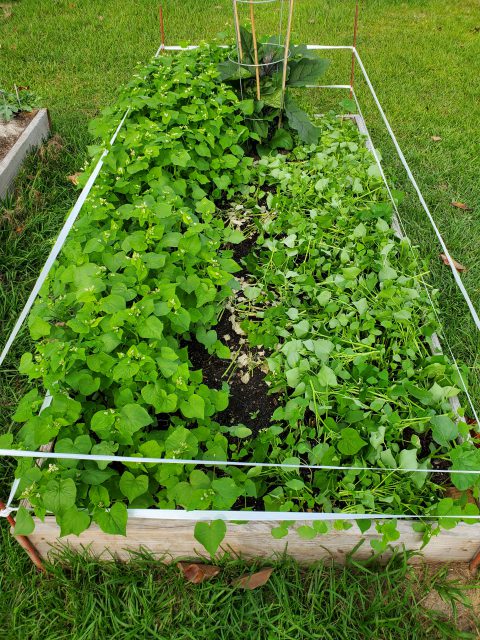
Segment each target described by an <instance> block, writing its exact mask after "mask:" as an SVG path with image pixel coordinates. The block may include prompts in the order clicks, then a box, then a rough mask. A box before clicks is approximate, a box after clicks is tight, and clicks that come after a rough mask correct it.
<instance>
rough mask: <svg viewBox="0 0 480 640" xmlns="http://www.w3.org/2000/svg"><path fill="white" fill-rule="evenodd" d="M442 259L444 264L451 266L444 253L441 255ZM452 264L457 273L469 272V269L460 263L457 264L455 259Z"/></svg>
mask: <svg viewBox="0 0 480 640" xmlns="http://www.w3.org/2000/svg"><path fill="white" fill-rule="evenodd" d="M440 258H441V260H442V262H443V264H446V265H450V262H449V260H448V258H447V256H446V255H445V254H444V253H441V254H440ZM452 263H453V266H454V267H455V269H456V270H457V271H460V272H462V271H466V270H467V267H464V266H463V264H460V262H457V261H456V260H454V259H453V258H452Z"/></svg>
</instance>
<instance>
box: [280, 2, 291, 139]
mask: <svg viewBox="0 0 480 640" xmlns="http://www.w3.org/2000/svg"><path fill="white" fill-rule="evenodd" d="M293 1H294V0H290V5H289V8H288V24H287V37H286V40H285V52H284V56H283V75H282V101H281V105H282V108H281V110H280V117H279V118H278V128H279V129H280V128H281V126H282V113H283V107H284V104H285V89H286V86H287V68H288V52H289V49H290V36H291V33H292V18H293Z"/></svg>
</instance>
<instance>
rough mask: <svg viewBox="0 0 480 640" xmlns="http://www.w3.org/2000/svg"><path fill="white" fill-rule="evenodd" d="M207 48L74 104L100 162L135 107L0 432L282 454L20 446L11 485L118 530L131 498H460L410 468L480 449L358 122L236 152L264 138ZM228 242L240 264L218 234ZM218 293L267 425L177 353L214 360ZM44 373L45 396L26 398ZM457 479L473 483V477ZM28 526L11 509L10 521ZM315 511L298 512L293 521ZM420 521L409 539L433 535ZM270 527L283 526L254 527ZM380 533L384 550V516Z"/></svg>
mask: <svg viewBox="0 0 480 640" xmlns="http://www.w3.org/2000/svg"><path fill="white" fill-rule="evenodd" d="M225 56H226V52H225V51H224V50H222V49H220V48H218V47H215V46H203V47H201V48H199V49H198V50H195V51H189V52H185V53H183V54H182V55H178V56H176V55H174V56H171V57H170V56H166V55H165V56H162V57H161V58H159V59H157V60H154V61H153V62H152V63H150V64H149V65H148V66H147V67H146V68H145V69H144V70H142V71H141V72H139V73H138V74H136V76H135V78H134V80H133V82H132V83H131V84H130V85H129V86H128V87H127V88H126V90H125V91H124V92H123V94H122V95H121V97H120V99H119V101H118V103H117V105H115V107H114V108H112V109H109V110H107V111H106V112H105V114H104V115H103V117H102V118H100V119H99V120H97V121H95V122H94V123H93V124H92V126H91V130H92V133H94V134H95V135H96V136H98V138H99V139H100V144H98V145H95V146H93V147H92V148H91V149H90V151H91V154H92V156H93V159H94V160H93V162H95V159H96V158H97V157H98V156H99V155H100V154H101V153H103V150H104V149H105V148H106V145H107V144H108V140H109V138H110V135H111V131H112V130H113V129H114V128H115V127H116V126H117V124H118V122H119V120H120V118H121V115H122V114H123V113H124V111H125V110H126V108H127V107H129V108H130V112H129V116H128V118H127V119H126V122H125V125H124V127H123V128H122V130H121V132H120V134H119V136H118V138H117V141H116V142H115V144H114V145H112V147H111V148H110V149H109V153H108V155H107V156H106V157H105V162H104V167H103V170H102V172H101V173H100V175H99V177H98V179H97V181H96V184H95V187H94V188H93V190H92V192H91V194H90V196H89V198H88V199H87V202H86V203H85V206H84V209H83V211H82V215H81V216H80V218H79V219H78V221H77V223H76V225H75V228H74V230H73V231H72V234H71V236H70V238H69V240H68V242H67V243H66V245H65V247H64V250H63V251H62V254H61V256H60V258H59V260H58V262H57V264H56V265H55V268H54V270H53V271H52V273H51V276H50V278H49V280H48V282H47V283H46V284H45V286H44V288H43V290H42V292H41V295H40V297H39V299H38V301H37V303H36V305H35V307H34V309H33V310H32V313H31V317H30V319H29V327H30V333H31V336H32V338H33V339H34V340H35V341H36V342H35V349H34V351H33V352H28V353H26V354H24V355H23V357H22V359H21V365H20V367H21V371H22V372H23V373H24V374H25V375H27V376H28V377H29V378H30V379H31V380H32V381H33V383H34V384H37V385H38V388H33V389H32V390H31V391H29V393H27V394H26V395H25V396H24V397H23V398H22V400H21V401H20V403H19V406H18V408H17V411H16V413H15V415H14V420H15V421H16V423H17V424H18V425H19V426H18V427H17V429H16V433H15V440H14V442H13V444H12V436H11V435H8V436H6V437H3V439H2V443H3V444H4V446H16V447H19V448H27V449H38V448H39V447H40V446H42V445H45V444H47V443H49V442H54V450H55V451H56V452H58V453H59V454H61V453H65V452H68V453H78V454H90V453H91V454H104V455H116V454H117V455H122V456H135V457H136V456H139V455H140V456H144V457H154V458H162V457H165V458H179V459H184V460H185V459H186V460H193V459H197V460H216V461H226V460H231V461H252V460H253V461H255V462H272V463H286V464H290V465H293V468H289V469H272V468H270V469H269V468H264V469H259V468H258V467H252V468H238V467H233V466H231V465H221V466H219V467H212V466H206V465H202V464H193V463H192V464H164V465H162V464H160V465H158V464H133V463H127V464H124V465H121V464H110V463H108V462H105V461H93V460H86V461H84V460H62V459H61V458H59V459H58V460H57V461H56V463H55V464H48V465H47V464H45V465H43V466H42V467H39V466H37V465H36V464H35V462H34V461H33V460H30V459H23V460H22V461H20V462H19V464H18V468H17V471H16V474H17V477H18V478H19V479H20V486H19V490H18V496H21V497H23V498H25V499H28V500H29V502H30V504H31V505H32V508H33V511H34V513H35V514H36V515H37V516H38V517H44V516H45V514H46V513H54V514H55V516H56V519H57V522H58V524H59V526H60V529H61V534H62V535H68V534H76V535H78V534H79V533H81V532H82V531H83V530H84V529H86V528H87V527H88V526H89V525H90V523H91V522H92V521H93V522H95V523H97V524H98V525H99V526H100V527H101V528H102V529H103V530H104V531H106V532H108V533H111V534H124V533H125V530H126V523H127V517H128V511H127V507H129V508H159V509H162V508H167V509H176V508H183V509H187V510H191V509H196V510H199V509H202V510H209V509H216V510H222V511H224V510H230V509H235V510H242V509H252V508H255V509H258V510H261V509H265V510H275V511H318V512H322V511H326V512H332V511H334V512H337V513H338V514H339V517H341V514H342V513H374V512H377V513H378V512H381V513H390V514H395V513H398V514H403V513H407V514H417V515H419V516H425V517H428V516H435V517H437V518H439V526H451V525H453V524H454V523H455V522H456V521H460V520H461V519H462V517H464V516H465V515H475V514H477V513H478V509H477V507H476V505H473V504H471V503H470V502H468V500H467V495H466V493H462V495H461V496H460V497H459V498H456V499H453V498H449V497H447V496H445V488H444V487H443V486H441V485H440V484H439V482H438V479H436V478H435V477H434V476H432V475H431V474H430V473H428V474H427V473H423V471H425V470H433V468H434V467H435V466H438V465H442V466H443V467H448V466H450V465H451V466H452V467H453V468H456V469H460V470H462V469H464V470H465V469H466V470H468V469H475V468H478V465H479V464H480V459H479V456H480V451H479V450H478V449H476V448H475V446H474V445H473V443H472V442H471V441H469V440H468V438H467V436H468V428H467V425H466V424H465V423H464V422H463V421H458V420H457V419H456V417H455V416H454V415H453V413H452V409H451V405H450V402H449V399H450V398H451V397H454V396H456V395H457V394H458V392H459V386H458V380H457V378H458V375H457V373H456V371H455V370H454V369H453V367H452V366H451V364H450V362H449V360H448V359H447V358H446V357H445V356H444V355H441V354H432V352H431V349H430V346H429V339H430V337H431V335H432V334H433V332H434V331H437V330H438V327H437V323H436V320H435V317H434V314H433V313H432V311H431V310H430V309H429V301H428V296H427V295H426V293H425V292H424V291H423V290H422V288H421V287H420V285H419V278H418V264H417V259H416V255H415V251H414V249H413V248H412V247H411V246H410V244H409V242H408V240H406V239H399V238H397V237H396V236H395V234H394V232H393V230H392V228H391V217H392V210H391V206H390V205H389V204H388V203H387V197H386V193H385V191H384V189H383V186H382V181H381V178H380V176H379V173H378V169H377V167H376V165H375V164H374V163H373V159H372V156H371V154H370V153H369V152H368V150H367V149H366V148H365V145H364V140H363V139H362V137H361V136H360V134H359V132H358V130H357V129H356V128H355V127H354V126H353V124H352V123H351V122H348V121H344V120H340V119H338V118H336V117H335V116H328V117H325V118H323V119H322V120H321V121H320V123H319V126H318V127H317V129H318V136H319V137H318V142H317V143H316V144H309V145H305V144H295V145H293V143H294V141H295V142H296V141H297V140H298V139H297V138H295V136H292V146H293V148H292V150H291V152H290V153H289V154H288V155H284V154H279V155H277V154H276V153H275V152H272V153H271V154H270V155H269V156H265V157H263V158H262V159H261V160H260V161H258V162H254V160H253V158H252V157H249V156H248V154H247V153H246V149H248V148H249V147H250V143H251V141H255V142H259V141H260V136H259V134H258V133H256V132H255V131H252V129H251V128H250V127H249V126H247V119H246V115H248V113H247V114H246V109H245V100H241V99H240V98H239V97H238V96H237V95H236V93H235V92H233V91H232V90H230V89H229V88H228V86H227V85H225V84H222V83H221V82H219V71H218V64H219V63H221V62H224V61H225ZM279 135H280V134H279ZM92 166H93V163H92ZM89 171H90V169H87V171H86V172H85V174H84V175H83V177H82V178H81V179H80V184H84V183H85V181H86V180H87V178H88V175H89ZM232 205H234V207H235V215H234V216H232V215H230V214H231V211H230V208H231V206H232ZM237 207H238V211H237ZM240 212H242V213H240ZM240 218H241V219H240ZM244 242H245V243H246V245H245V246H246V247H247V248H246V249H245V250H243V249H244V248H243V247H240V254H241V255H244V256H245V257H244V258H243V264H242V265H240V264H239V261H238V260H237V259H235V254H234V249H235V247H236V245H242V243H244ZM248 247H250V249H248ZM241 268H243V276H242V278H241V279H240V278H239V279H238V280H237V279H236V277H235V274H238V273H239V272H240V269H241ZM227 303H228V308H229V309H230V310H234V312H235V314H236V316H237V317H238V319H239V321H240V322H239V325H238V326H239V328H240V331H241V332H242V336H244V338H243V340H244V342H246V343H248V347H249V348H251V349H252V350H253V349H256V350H257V351H258V353H259V354H260V353H262V354H263V355H261V356H260V355H259V358H262V360H261V361H260V365H258V366H261V370H262V372H263V373H264V374H265V380H266V382H267V383H268V385H269V389H270V391H269V392H270V393H271V394H275V396H276V398H277V408H276V409H275V411H274V413H273V415H272V416H271V420H270V423H269V425H268V426H267V427H266V428H264V429H261V430H258V431H255V432H254V431H253V430H252V429H250V428H248V427H246V426H245V425H242V424H233V425H231V424H229V425H225V424H224V423H223V420H222V412H223V411H225V410H226V409H227V407H228V405H229V400H230V386H229V384H228V378H227V379H224V380H223V382H221V383H220V384H219V385H217V386H216V387H215V388H213V387H211V386H208V384H206V381H205V376H204V373H205V372H204V370H203V369H202V368H201V367H195V366H194V365H193V364H192V357H191V349H192V347H197V346H198V345H202V346H203V347H204V348H205V351H206V353H207V354H208V356H209V357H210V358H211V359H212V360H215V361H218V362H220V361H221V360H227V361H228V360H231V359H232V354H231V353H230V349H229V348H228V346H227V344H226V342H223V341H222V339H221V338H222V335H221V334H220V333H219V332H217V329H218V326H217V325H218V322H219V318H220V316H221V314H222V312H224V310H225V308H226V306H227ZM225 340H226V338H225ZM47 389H48V390H49V391H50V392H51V394H52V401H51V403H50V405H49V406H48V407H46V408H44V409H43V411H41V412H40V407H41V405H42V402H43V396H44V393H45V391H46V390H47ZM254 413H255V412H251V416H253V415H254ZM251 419H252V420H253V419H254V418H253V417H251ZM458 436H462V437H463V438H464V442H463V444H461V445H459V444H457V442H456V439H457V437H458ZM301 464H306V465H334V466H354V467H362V468H363V467H364V468H365V470H363V471H355V470H350V471H342V470H338V471H334V470H329V471H328V472H327V471H321V470H305V469H302V470H301V469H296V468H295V466H299V465H301ZM378 468H380V469H382V468H384V469H390V471H385V472H384V471H379V470H378ZM406 469H408V470H409V471H405V470H406ZM392 470H393V471H392ZM412 470H413V471H412ZM452 481H453V482H454V484H455V485H456V487H457V488H458V489H459V490H460V491H462V492H465V491H466V490H468V489H471V490H472V491H473V493H474V495H475V496H478V492H479V484H478V483H479V479H478V476H474V475H468V474H458V475H455V476H453V477H452ZM445 516H454V517H453V518H447V517H445ZM32 526H33V520H32V517H31V515H30V514H29V512H28V511H27V510H21V511H20V512H19V518H18V522H17V529H16V533H29V532H30V531H31V529H32ZM328 526H329V525H327V523H325V522H316V523H313V524H312V526H301V527H299V528H298V530H297V532H298V535H299V536H301V537H303V538H305V539H309V538H312V537H313V536H316V535H321V534H322V533H325V532H326V531H327V530H328ZM334 526H336V527H338V528H342V527H348V526H350V524H349V523H346V522H342V521H339V522H337V523H335V525H334ZM359 526H361V527H362V530H363V531H365V530H367V529H368V528H369V527H370V526H371V522H370V521H369V520H362V521H359ZM420 527H422V531H423V532H424V535H425V539H427V538H428V536H429V535H432V534H434V533H435V532H436V529H435V528H434V527H432V526H430V525H426V524H424V523H420ZM288 532H289V526H288V525H287V524H281V525H280V526H278V527H275V528H274V529H273V530H272V534H273V535H274V536H275V537H278V538H282V537H284V536H286V535H287V534H288ZM378 532H379V536H380V539H379V540H378V541H376V542H375V545H376V550H381V549H382V548H384V547H385V546H386V545H388V544H389V543H390V542H391V541H393V540H394V539H395V536H396V524H395V522H390V523H387V524H379V525H378ZM224 534H225V524H224V523H223V522H221V523H219V521H214V522H212V523H211V524H207V523H198V525H197V527H196V537H197V540H198V541H199V542H200V543H201V544H202V545H203V546H204V547H205V548H206V549H207V551H208V552H209V553H210V554H211V555H214V554H215V553H216V552H217V549H218V548H219V546H220V544H221V541H222V539H223V536H224Z"/></svg>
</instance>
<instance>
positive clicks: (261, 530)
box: [11, 45, 480, 563]
mask: <svg viewBox="0 0 480 640" xmlns="http://www.w3.org/2000/svg"><path fill="white" fill-rule="evenodd" d="M189 48H190V47H189ZM309 48H311V49H317V50H328V49H347V50H350V51H351V52H352V57H353V56H356V59H357V60H358V62H359V63H360V65H361V67H362V72H363V75H364V77H365V79H366V81H367V84H368V85H369V87H370V89H371V91H372V94H373V95H374V97H375V99H376V100H377V106H378V107H379V111H380V114H381V115H382V118H383V119H384V122H385V124H386V127H387V130H388V131H389V133H390V135H391V137H392V140H393V141H394V144H395V146H396V148H397V151H398V153H399V157H400V159H401V160H402V162H404V166H405V168H406V170H407V174H409V177H410V176H411V172H410V169H409V168H408V165H407V164H406V161H405V159H404V157H403V154H402V152H401V150H400V148H399V146H398V143H397V141H396V139H395V136H394V134H393V132H392V131H391V128H390V125H389V124H388V121H387V120H386V117H385V114H384V113H383V110H382V109H381V106H380V104H379V103H378V99H377V98H376V95H375V94H374V91H373V87H372V86H371V83H370V81H369V79H368V77H367V75H366V72H365V69H364V67H363V65H362V64H361V61H360V58H359V56H358V53H357V52H356V49H355V47H347V46H342V47H329V46H320V45H309ZM166 49H167V50H168V49H169V50H181V49H182V47H177V46H172V47H163V48H162V51H163V50H166ZM352 78H353V75H352ZM311 88H329V89H330V88H331V89H344V90H345V89H348V90H350V91H351V93H352V94H353V95H354V97H355V99H356V100H357V98H356V95H355V92H354V90H353V79H352V81H351V84H349V85H329V86H328V87H325V86H315V87H311ZM357 105H358V101H357ZM358 106H359V105H358ZM350 117H353V118H354V119H355V121H356V123H357V126H358V127H359V129H360V131H361V132H362V133H365V134H366V135H367V136H368V138H367V144H368V145H369V148H370V150H371V151H372V152H373V147H372V142H371V138H370V136H369V134H368V130H367V129H366V126H365V123H364V121H363V118H362V117H361V116H360V115H355V116H350ZM122 123H123V121H122ZM120 126H121V125H120ZM117 132H118V130H117ZM115 135H116V134H115ZM373 154H374V156H375V159H376V160H377V162H379V160H378V158H377V155H376V154H375V153H374V152H373ZM379 164H380V163H379ZM99 170H100V169H99V168H98V171H99ZM98 171H96V175H98ZM410 179H411V181H412V183H413V184H414V187H415V189H416V190H417V193H419V198H420V200H421V202H422V204H423V203H424V201H423V197H421V193H420V191H419V188H418V185H416V182H414V179H413V176H412V177H411V178H410ZM92 184H93V181H92ZM90 186H91V185H90ZM83 195H84V194H83V192H82V194H81V196H80V198H79V201H81V199H82V196H83ZM85 197H86V194H85V196H84V197H83V201H84V200H85ZM80 207H81V204H80ZM80 207H79V208H80ZM425 207H426V204H425V205H424V208H425ZM393 226H394V228H395V230H396V232H397V234H399V235H401V231H400V227H399V224H398V220H396V219H394V222H393ZM442 241H443V240H442ZM447 256H448V257H449V255H448V253H447ZM449 258H450V257H449ZM453 270H454V269H453ZM454 275H455V274H454ZM467 298H468V294H467ZM468 300H469V299H468ZM467 302H468V301H467ZM432 349H433V350H434V351H436V352H438V351H439V350H440V351H441V346H440V343H439V340H438V337H436V336H434V338H433V339H432ZM44 405H45V403H44ZM452 408H453V409H454V410H456V409H457V408H458V400H457V399H456V398H455V399H454V402H453V403H452ZM43 450H47V447H44V448H43ZM43 461H44V460H41V459H39V460H38V461H37V462H38V463H39V464H41V463H42V462H43ZM11 497H12V496H11ZM304 515H305V519H302V517H303V516H302V514H293V515H292V516H291V517H290V518H289V514H284V513H281V512H264V513H258V512H245V511H243V512H242V511H227V512H219V511H192V512H185V511H173V510H165V511H162V510H143V509H137V510H129V519H128V524H127V535H126V537H123V536H115V535H109V534H105V533H104V532H103V531H101V529H100V528H99V527H98V526H97V525H96V524H94V523H93V524H92V525H91V526H90V527H89V529H88V530H86V531H84V532H83V533H82V534H81V535H80V536H66V537H64V538H61V539H60V538H59V537H58V536H59V527H58V525H57V524H56V521H55V517H54V516H46V517H45V519H44V521H43V522H42V521H40V520H39V519H38V518H35V531H34V532H33V533H32V534H31V535H30V536H29V541H30V543H31V544H32V545H33V546H34V547H35V549H36V550H37V552H38V554H39V555H40V556H41V557H42V558H47V557H48V555H49V553H50V552H51V551H52V549H58V548H61V547H62V546H67V547H69V548H70V549H73V550H76V551H83V550H88V551H90V552H91V553H92V554H94V555H95V556H97V557H99V558H102V559H110V558H117V559H120V560H128V559H129V558H130V556H131V552H135V551H141V550H146V551H148V552H150V553H152V554H153V555H154V556H155V557H157V558H159V559H162V560H164V561H166V562H169V561H173V560H178V559H192V558H198V557H199V556H200V557H202V556H205V555H206V554H205V550H204V549H203V548H202V546H201V545H200V544H199V543H198V542H197V541H196V540H195V538H194V528H195V524H196V522H198V521H199V520H203V521H213V520H217V519H223V520H225V521H226V522H227V533H226V536H225V539H224V541H223V542H222V544H221V547H220V550H221V551H223V552H226V553H231V554H234V555H236V556H241V557H244V558H247V559H248V558H258V557H261V558H275V557H278V556H281V555H282V554H285V553H287V554H288V555H289V556H291V557H293V558H294V559H296V560H297V561H299V562H301V563H311V562H314V561H317V560H322V559H326V558H327V559H328V558H331V559H333V560H335V561H337V562H343V561H345V559H346V558H347V556H349V555H351V554H352V552H353V551H354V557H356V558H359V559H365V558H368V557H370V556H371V555H372V554H373V551H372V548H371V546H370V542H371V541H372V540H380V539H381V537H382V536H381V534H379V533H378V532H377V531H376V528H375V524H374V522H375V521H376V522H378V516H377V518H376V520H375V519H373V524H372V526H371V527H370V529H369V530H368V531H366V532H364V533H362V531H361V530H360V528H359V527H358V525H357V523H356V522H355V520H353V519H352V518H351V516H350V519H351V527H350V528H349V529H347V530H339V529H336V528H335V526H334V522H332V523H331V527H330V530H329V532H328V533H326V534H322V535H317V536H316V537H315V538H314V539H313V540H305V539H302V538H301V537H300V536H299V535H298V533H297V532H296V529H297V528H298V527H299V526H302V525H309V524H310V525H311V524H312V515H314V514H304ZM326 515H327V516H328V514H326ZM293 516H294V517H293ZM341 516H342V514H335V517H334V518H332V520H334V519H338V518H339V517H341ZM346 517H347V518H348V516H346ZM387 517H388V516H387ZM297 518H299V519H297ZM289 519H290V520H295V522H292V524H291V525H290V527H289V531H288V535H287V536H285V537H284V538H281V539H275V538H273V536H272V535H271V529H272V528H273V527H278V526H279V524H280V523H282V522H285V521H287V520H289ZM326 519H327V520H328V517H327V518H326ZM413 522H415V521H410V520H402V519H399V521H398V524H397V526H398V531H399V534H400V536H399V538H398V539H397V540H396V541H394V542H393V543H391V546H390V548H389V550H388V551H386V552H385V554H384V557H388V556H390V555H391V554H392V553H393V550H394V549H405V550H409V551H421V554H422V555H421V556H415V555H414V556H413V557H412V561H415V560H416V559H417V558H420V557H421V558H422V559H423V560H425V561H427V562H432V563H434V562H445V561H449V562H454V561H455V562H456V561H458V562H460V561H462V562H463V561H469V560H470V559H471V558H472V557H473V556H474V555H475V554H476V552H477V549H479V547H480V523H477V522H475V524H463V523H462V524H458V525H457V526H455V527H454V528H453V529H448V530H447V529H442V530H441V531H440V533H439V534H438V535H437V536H434V537H433V538H432V539H431V540H430V541H429V543H428V544H427V545H426V546H425V547H424V548H422V544H423V541H422V534H421V533H418V532H416V531H415V530H414V528H413ZM472 522H474V521H472Z"/></svg>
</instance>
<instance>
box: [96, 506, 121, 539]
mask: <svg viewBox="0 0 480 640" xmlns="http://www.w3.org/2000/svg"><path fill="white" fill-rule="evenodd" d="M127 518H128V515H127V507H126V506H125V505H124V504H123V502H115V504H114V505H113V506H112V507H111V509H100V508H98V507H97V508H95V510H94V512H93V519H94V520H95V522H96V523H97V524H98V526H99V527H100V529H101V530H102V531H104V532H105V533H111V534H113V535H119V536H125V535H127Z"/></svg>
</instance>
